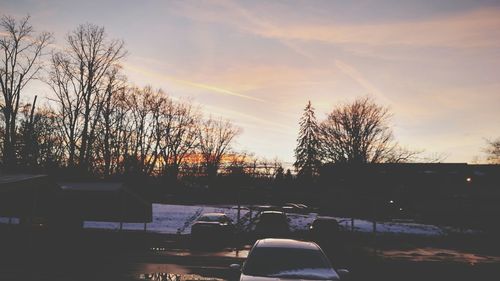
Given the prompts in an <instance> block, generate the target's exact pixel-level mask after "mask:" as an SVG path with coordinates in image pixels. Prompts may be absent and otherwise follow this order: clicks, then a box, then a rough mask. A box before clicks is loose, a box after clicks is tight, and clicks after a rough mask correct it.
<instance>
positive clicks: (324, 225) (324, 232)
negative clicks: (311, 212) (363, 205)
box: [309, 217, 340, 242]
mask: <svg viewBox="0 0 500 281" xmlns="http://www.w3.org/2000/svg"><path fill="white" fill-rule="evenodd" d="M339 228H340V227H339V223H338V221H337V220H336V219H334V218H330V217H318V218H316V219H315V220H314V221H313V223H312V224H311V226H310V227H309V231H310V233H311V237H312V239H313V240H314V241H318V242H333V240H335V239H336V238H337V236H338V233H339Z"/></svg>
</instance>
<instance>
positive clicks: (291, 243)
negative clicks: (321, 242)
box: [255, 238, 319, 250]
mask: <svg viewBox="0 0 500 281" xmlns="http://www.w3.org/2000/svg"><path fill="white" fill-rule="evenodd" d="M255 246H256V247H259V248H293V249H304V250H317V249H318V248H319V247H318V245H316V243H314V242H305V241H299V240H293V239H278V238H266V239H262V240H259V241H257V243H255Z"/></svg>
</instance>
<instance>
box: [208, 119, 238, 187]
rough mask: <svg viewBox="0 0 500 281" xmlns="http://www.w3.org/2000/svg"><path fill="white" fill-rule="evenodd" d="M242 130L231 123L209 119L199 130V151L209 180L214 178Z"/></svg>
mask: <svg viewBox="0 0 500 281" xmlns="http://www.w3.org/2000/svg"><path fill="white" fill-rule="evenodd" d="M240 132H241V130H240V129H239V128H238V127H236V126H234V125H233V124H232V123H231V122H229V121H227V120H226V121H224V120H221V119H219V120H215V119H213V118H209V119H207V120H205V121H204V122H202V124H201V126H200V128H199V129H198V139H199V142H200V145H199V150H200V153H201V157H202V161H203V163H202V164H203V166H204V168H205V172H206V174H207V175H208V177H209V178H214V177H215V176H216V175H217V172H218V170H219V168H220V165H221V161H222V159H223V157H224V156H225V155H226V154H227V153H228V152H229V151H230V150H231V145H232V144H233V141H234V138H235V137H236V136H237V135H239V134H240Z"/></svg>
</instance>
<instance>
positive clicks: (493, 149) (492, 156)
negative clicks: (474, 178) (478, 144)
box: [485, 138, 500, 164]
mask: <svg viewBox="0 0 500 281" xmlns="http://www.w3.org/2000/svg"><path fill="white" fill-rule="evenodd" d="M487 142H488V146H487V147H486V149H485V152H486V154H487V160H488V162H489V163H491V164H500V138H498V139H496V140H494V141H492V140H488V141H487Z"/></svg>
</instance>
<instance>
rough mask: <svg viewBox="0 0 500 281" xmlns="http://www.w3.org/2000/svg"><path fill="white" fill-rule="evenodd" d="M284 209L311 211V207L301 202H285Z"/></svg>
mask: <svg viewBox="0 0 500 281" xmlns="http://www.w3.org/2000/svg"><path fill="white" fill-rule="evenodd" d="M283 211H285V212H287V213H297V214H308V213H309V212H310V210H309V207H307V206H306V205H304V204H300V203H285V204H284V205H283Z"/></svg>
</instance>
